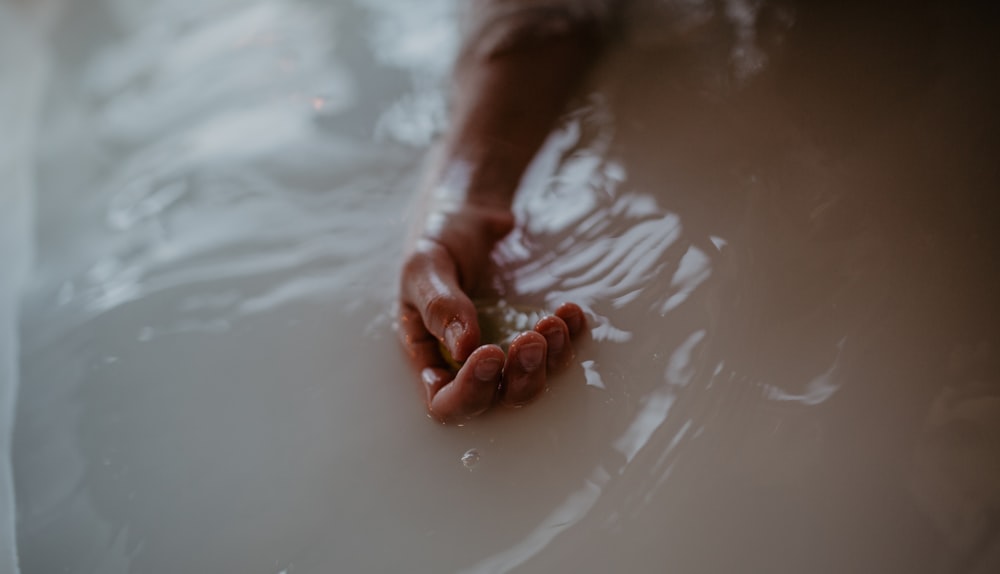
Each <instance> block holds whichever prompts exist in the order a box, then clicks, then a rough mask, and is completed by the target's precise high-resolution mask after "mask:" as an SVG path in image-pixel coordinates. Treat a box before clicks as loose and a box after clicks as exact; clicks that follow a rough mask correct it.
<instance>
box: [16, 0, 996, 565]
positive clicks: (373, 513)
mask: <svg viewBox="0 0 1000 574" xmlns="http://www.w3.org/2000/svg"><path fill="white" fill-rule="evenodd" d="M676 4H678V5H679V7H678V6H674V7H673V8H669V9H667V8H656V7H655V6H654V7H643V6H639V7H638V8H637V9H636V11H634V12H632V13H631V14H630V16H629V18H630V22H631V23H630V24H629V23H627V24H626V28H627V29H628V32H627V33H626V32H623V33H622V37H620V38H618V39H617V40H616V43H615V45H614V47H613V48H612V49H611V50H610V52H609V53H608V54H607V56H606V58H605V59H604V60H603V61H602V63H601V65H600V67H599V69H598V70H597V71H596V72H595V74H594V77H593V78H592V80H591V82H590V84H589V85H588V87H587V89H586V90H584V92H583V95H581V97H580V98H579V99H578V101H577V102H576V104H575V105H574V107H573V111H572V112H571V113H570V114H569V115H568V116H567V118H566V120H565V121H564V122H563V123H562V125H561V127H560V128H559V130H558V131H557V132H556V133H554V134H553V137H552V138H551V139H550V141H549V142H548V144H547V145H546V147H545V149H544V150H543V151H542V153H541V154H540V155H539V158H538V160H537V161H536V163H535V164H534V165H533V166H532V168H531V171H530V173H529V174H528V175H527V177H526V179H525V182H524V186H523V189H522V190H521V193H520V195H519V199H518V203H517V205H516V211H517V214H518V217H519V221H520V226H519V227H518V229H517V230H515V232H514V233H513V234H512V235H511V236H510V237H508V238H507V240H505V242H504V243H503V244H502V245H501V246H500V248H499V249H498V250H497V253H496V261H497V266H498V272H497V281H496V283H497V286H498V287H499V288H500V289H501V290H503V291H504V292H505V293H506V294H507V297H508V298H509V299H510V300H511V301H514V302H517V303H519V304H524V305H537V306H549V307H554V306H555V305H557V304H558V303H560V302H562V301H566V300H572V301H576V302H577V303H579V304H580V305H581V306H583V307H584V308H585V310H586V311H587V312H588V313H589V314H590V316H591V317H592V320H593V321H592V322H593V326H594V329H593V333H592V336H591V337H589V338H588V339H587V340H586V341H584V342H583V343H582V344H581V345H580V348H579V352H578V357H577V360H576V362H575V364H574V366H573V368H572V369H571V370H570V371H569V372H568V373H566V374H565V375H562V376H560V377H559V378H557V379H556V380H554V381H553V382H552V386H551V389H550V390H549V391H548V392H547V393H546V394H545V395H544V396H543V397H542V398H541V399H540V400H538V401H537V402H536V403H534V404H532V405H530V406H529V407H527V408H524V409H520V410H517V411H500V412H495V413H491V414H489V415H487V416H485V417H483V418H482V419H479V420H475V421H472V422H470V423H468V424H466V425H464V426H460V427H454V426H452V427H445V426H440V425H437V424H435V423H434V422H432V421H431V420H430V419H428V418H427V417H426V416H425V414H424V412H423V410H422V408H421V405H420V402H419V401H420V393H419V389H418V388H417V384H416V382H415V377H414V376H413V374H412V373H411V372H410V371H409V369H408V366H407V364H406V363H405V362H404V357H403V355H402V353H401V351H400V350H399V349H398V348H397V343H396V339H395V334H394V333H393V330H392V313H391V307H392V304H393V301H394V293H395V290H396V272H397V267H398V262H399V258H400V253H401V249H400V245H401V242H402V237H403V234H404V230H405V226H406V224H407V221H408V220H407V207H408V203H409V201H410V198H411V195H412V191H413V188H414V186H415V184H416V181H417V180H418V178H419V171H420V166H421V161H422V158H423V156H424V154H425V153H426V151H427V149H428V146H429V145H430V142H431V141H432V140H433V138H434V136H435V134H436V133H438V132H439V131H440V130H442V129H443V128H444V123H445V98H444V92H443V90H442V88H441V86H442V85H443V81H444V78H445V77H446V75H447V72H448V69H449V65H450V62H451V59H452V57H453V55H454V52H455V49H456V47H457V43H458V39H459V32H458V25H457V23H456V15H455V13H454V12H455V11H454V9H453V6H452V5H451V4H450V3H448V2H444V1H439V0H435V1H433V2H431V1H422V2H402V1H398V2H394V1H392V0H354V1H347V0H339V1H323V2H321V1H318V0H317V1H315V2H305V1H293V0H257V1H252V2H251V1H240V2H237V1H227V0H197V1H196V0H162V1H156V0H147V1H143V2H134V1H131V0H79V1H74V2H72V3H67V6H64V7H63V9H62V10H58V11H55V12H53V13H52V14H51V18H50V19H49V25H48V26H47V27H45V26H42V24H38V28H37V29H36V30H34V31H33V32H32V31H30V28H27V27H25V28H23V30H25V33H24V34H23V35H24V36H27V37H28V39H25V40H23V41H21V43H20V44H19V46H20V50H21V52H20V53H21V54H32V55H33V56H32V57H31V58H28V57H25V58H21V59H19V60H18V63H19V65H18V63H10V62H9V60H11V59H10V58H8V59H7V60H0V61H2V62H3V63H4V66H5V67H4V68H0V84H2V83H3V82H4V80H5V78H7V79H10V78H14V79H16V80H17V82H18V83H17V84H16V85H17V86H25V87H24V88H23V89H22V90H21V92H18V93H20V94H21V95H22V97H21V100H19V101H21V104H19V105H20V106H21V107H20V108H17V113H14V112H13V111H9V110H14V108H8V109H7V110H3V113H5V114H6V116H4V118H5V122H7V121H12V120H11V118H21V122H22V123H21V124H19V125H22V128H21V132H22V136H21V139H20V140H17V141H19V142H21V143H20V144H18V147H16V149H14V150H13V151H16V152H18V153H20V154H21V155H22V156H23V158H24V159H23V160H22V161H20V162H14V161H13V160H11V163H10V165H11V166H15V167H18V169H20V170H22V172H26V173H27V175H23V177H22V179H20V180H18V181H19V182H20V183H19V184H18V185H20V187H11V184H10V182H8V181H5V182H4V185H5V186H8V187H7V188H5V189H4V193H5V194H6V195H5V199H6V197H8V196H9V197H14V196H13V193H14V192H15V191H18V190H21V191H19V192H18V193H20V194H21V195H20V196H19V197H21V200H20V203H16V204H10V205H18V206H20V207H19V210H20V211H18V212H17V213H18V215H17V217H16V219H15V218H14V216H12V215H10V214H11V213H14V212H13V211H7V212H5V214H4V216H5V217H6V218H9V219H12V220H15V221H19V222H22V223H23V222H24V221H25V220H29V221H30V223H31V226H30V227H33V228H34V231H33V232H32V231H30V227H29V226H26V225H22V228H19V229H20V231H17V233H20V235H19V236H18V242H17V243H10V244H8V247H9V249H8V250H9V251H11V254H10V257H17V258H18V261H21V262H23V261H26V260H27V257H28V255H29V254H30V253H31V252H34V254H35V255H34V256H35V266H34V268H33V272H32V275H31V277H30V278H29V279H28V281H27V287H26V288H25V289H24V291H25V295H24V297H23V299H22V303H21V305H20V311H19V314H20V335H19V336H18V337H14V338H13V339H11V338H8V339H4V338H2V337H0V342H2V343H3V345H0V358H2V357H3V356H7V357H8V358H9V357H10V356H12V355H11V353H14V352H16V351H15V350H14V349H15V348H16V347H17V345H19V346H20V351H19V353H20V357H21V358H20V362H19V367H20V374H19V375H17V378H18V380H19V397H18V402H17V409H16V426H15V428H14V440H13V447H12V461H13V478H14V484H15V488H16V503H17V530H16V532H17V550H18V553H19V555H20V564H21V570H22V571H23V572H24V573H26V574H33V573H56V572H86V573H91V572H94V573H101V574H112V573H124V572H135V573H138V572H143V573H177V572H226V573H228V572H234V573H262V574H277V573H279V572H287V573H291V572H295V573H312V572H507V571H516V572H610V571H621V572H680V573H684V572H779V573H786V572H787V573H792V572H796V573H798V572H908V573H909V572H976V573H980V572H982V573H985V572H996V571H998V570H1000V518H998V517H1000V356H998V349H1000V340H998V336H997V329H996V327H995V325H996V320H997V315H998V313H997V309H998V303H997V294H998V293H1000V290H998V287H1000V281H998V277H997V256H996V254H995V251H994V249H993V248H994V245H996V244H997V243H998V242H997V241H996V240H997V235H998V231H997V226H996V223H995V222H996V220H997V213H998V210H997V206H998V203H1000V201H998V199H997V198H996V197H995V193H996V190H997V188H998V183H1000V173H998V171H997V168H996V161H997V157H998V152H1000V146H998V141H1000V138H998V133H1000V132H998V126H997V124H998V118H997V114H996V112H995V110H994V107H995V102H996V101H1000V100H998V96H1000V94H998V93H997V89H996V82H995V80H996V71H997V67H996V66H995V65H993V64H992V62H991V58H990V57H989V55H990V54H995V53H996V48H997V46H996V43H997V42H996V40H994V39H993V38H992V36H993V35H994V34H992V30H991V29H990V26H989V18H988V16H989V15H988V14H981V13H975V12H973V11H970V10H965V11H963V10H958V9H955V8H949V7H947V6H946V5H944V4H942V5H941V6H931V7H928V8H926V9H923V8H921V9H915V8H913V9H910V8H907V7H906V6H890V7H887V8H871V7H869V6H867V4H866V3H862V4H865V5H864V6H861V7H853V8H852V7H849V6H845V7H841V8H836V9H834V8H832V7H829V8H826V9H825V10H815V11H813V12H809V11H806V10H805V9H804V8H801V7H800V8H796V7H794V6H793V5H791V4H780V5H765V6H764V8H757V7H756V5H748V4H744V3H741V2H735V1H734V2H723V3H719V5H718V6H714V9H712V8H711V7H710V6H709V5H708V4H703V3H700V2H696V1H689V2H684V3H676ZM25 6H26V5H25V4H23V3H18V2H15V3H8V4H7V5H4V6H3V9H4V11H5V12H6V14H0V15H6V16H7V17H10V14H15V15H16V14H20V13H21V12H20V11H22V10H24V9H25ZM29 20H32V19H31V18H29ZM34 20H39V19H38V18H34V19H33V21H34ZM7 21H8V22H10V21H12V20H7ZM25 26H27V25H25ZM32 42H34V43H35V44H36V47H35V49H30V50H29V49H27V48H25V46H31V45H32ZM7 53H8V54H10V53H13V52H7ZM36 60H37V61H36ZM24 67H30V68H31V69H33V70H34V69H38V70H48V80H47V82H44V90H43V89H41V88H39V89H38V90H35V91H34V92H33V91H32V90H31V89H29V88H30V85H29V83H28V79H25V78H26V77H27V76H31V78H34V79H33V80H31V81H33V82H35V83H36V84H37V85H39V86H42V85H43V83H42V80H41V79H39V78H41V77H42V74H41V73H39V74H35V75H34V76H32V75H31V74H25V73H24ZM15 68H18V70H15ZM10 85H14V84H13V83H8V86H10ZM11 93H13V92H11ZM0 94H3V95H6V94H7V92H0ZM25 94H26V95H25ZM39 94H44V95H43V96H42V95H39ZM25 100H26V101H28V103H29V104H30V103H32V102H33V103H34V105H35V107H37V108H39V109H40V111H38V113H37V115H36V114H35V113H34V112H32V111H31V109H30V108H31V107H32V106H30V105H28V104H25V103H24V101H25ZM34 117H37V118H38V121H37V122H36V124H37V125H35V126H34V127H32V128H30V129H29V128H28V127H23V124H25V123H27V122H28V119H25V118H34ZM4 125H8V124H6V123H5V124H4ZM11 125H13V124H11ZM0 149H2V148H0ZM25 162H29V163H30V169H27V168H25V167H24V166H25V165H26V163H25ZM2 165H5V166H6V165H7V164H2ZM5 169H6V168H5ZM11 169H14V168H11ZM29 176H30V177H29ZM11 190H13V191H11ZM29 196H30V197H29ZM32 203H33V204H34V205H35V207H34V209H35V213H34V215H33V216H32V214H31V213H30V211H29V210H28V209H27V206H29V205H30V204H32ZM4 221H5V222H6V221H7V219H5V220H4ZM5 224H6V223H5ZM10 229H13V228H11V227H5V228H4V230H5V231H7V232H10V233H14V231H10ZM5 237H6V236H5ZM32 237H33V239H31V238H32ZM29 239H30V241H29ZM10 246H13V247H10ZM4 256H5V257H7V256H8V254H7V253H6V252H5V255H4ZM5 265H6V264H5ZM5 284H6V283H5ZM12 301H13V295H12V294H4V298H3V299H0V302H6V303H5V305H7V307H6V308H11V309H12V308H13V305H12V303H11V302H12ZM12 312H13V311H11V313H12ZM0 319H2V320H3V322H4V323H3V325H0V327H3V328H4V329H6V331H7V332H10V333H12V332H13V331H14V319H13V318H12V317H11V316H10V314H8V313H7V312H5V314H4V315H2V316H0ZM15 339H16V340H15ZM5 353H6V355H4V354H5ZM0 366H3V368H4V371H5V372H7V371H8V369H9V370H10V371H11V372H13V367H14V364H13V362H12V361H10V360H5V361H4V362H2V363H0ZM9 382H11V379H10V378H9V377H8V378H6V379H5V380H4V383H5V384H7V383H9ZM0 390H4V392H5V393H6V392H8V391H10V390H12V386H11V385H9V384H8V385H7V386H5V387H3V388H0ZM3 406H4V403H2V402H0V407H3ZM0 416H2V417H6V419H7V422H8V424H6V425H4V428H7V427H9V414H5V413H0ZM0 431H2V429H0ZM2 432H6V431H2ZM2 436H3V435H0V437H2ZM0 470H3V469H0ZM3 485H7V486H9V480H3V481H0V486H3ZM4 500H6V499H4V498H2V497H0V502H3V501H4ZM3 508H4V507H3V506H2V505H0V511H3V512H4V513H5V514H4V517H5V520H7V521H9V520H10V516H11V514H10V511H9V510H6V511H4V510H3ZM7 530H9V529H7ZM7 530H5V529H3V528H0V534H4V533H5V532H7ZM0 542H2V541H0ZM0 546H3V545H2V544H0ZM3 547H4V548H6V551H7V552H9V551H10V543H9V542H8V543H7V544H6V546H3ZM3 556H4V554H2V553H0V560H2V559H3ZM4 567H5V566H4V565H3V564H2V563H0V569H2V568H4Z"/></svg>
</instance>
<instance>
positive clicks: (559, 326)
mask: <svg viewBox="0 0 1000 574" xmlns="http://www.w3.org/2000/svg"><path fill="white" fill-rule="evenodd" d="M519 1H521V2H525V3H526V4H528V3H527V1H526V0H519ZM510 2H511V0H506V3H507V5H510ZM486 30H487V32H488V33H486V34H482V35H480V36H479V37H478V38H474V39H471V40H470V41H468V42H467V44H466V46H465V48H464V50H463V52H462V55H461V57H460V59H459V61H458V63H457V65H456V69H455V73H454V79H455V84H454V88H453V94H452V100H453V111H452V117H451V126H452V128H451V131H450V132H449V134H448V135H447V137H446V138H445V140H444V142H443V143H442V144H441V148H440V150H439V155H438V156H437V158H436V159H437V160H436V161H435V162H434V163H433V164H432V168H431V170H430V172H429V177H428V178H427V179H426V182H425V183H424V185H423V186H422V187H421V189H420V191H419V194H420V207H419V209H420V215H419V216H418V217H417V219H416V224H415V227H414V229H413V230H412V233H411V236H410V240H409V242H408V245H407V255H406V257H405V260H404V263H403V268H402V274H401V286H400V305H399V307H400V317H399V334H400V338H401V341H402V344H403V347H404V349H405V350H406V352H407V354H408V355H409V356H410V359H411V361H412V363H413V365H414V367H415V368H416V370H417V372H418V373H419V378H420V381H421V384H422V385H423V386H424V388H425V389H426V391H427V394H426V400H427V409H428V412H429V413H430V414H431V415H432V416H434V417H435V418H437V419H439V420H441V421H452V420H461V419H465V418H469V417H473V416H476V415H478V414H481V413H482V412H484V411H486V410H488V409H489V408H491V407H493V406H495V405H497V404H503V405H507V406H519V405H523V404H525V403H527V402H529V401H531V400H532V399H533V398H535V397H536V396H537V395H538V394H539V393H540V392H542V390H544V388H545V384H546V380H547V378H548V377H549V376H550V375H552V374H553V373H556V372H558V371H560V370H562V369H564V368H566V367H567V366H568V365H569V364H570V361H571V360H572V358H573V354H574V352H573V340H574V339H576V338H577V337H579V336H580V334H581V333H583V332H584V331H585V330H586V328H587V327H586V324H587V321H586V317H585V315H584V313H583V311H582V310H581V309H580V307H578V306H577V305H575V304H573V303H566V304H563V305H562V306H560V307H559V308H558V309H556V311H555V313H554V314H552V315H549V316H546V317H544V318H542V319H541V320H540V321H538V323H537V324H536V325H535V328H534V330H532V331H528V332H525V333H521V334H520V335H518V336H517V337H516V338H515V339H514V341H513V342H512V344H511V346H510V348H509V350H508V352H507V354H506V355H505V354H504V352H503V350H501V349H500V347H498V346H496V345H492V344H485V345H484V344H482V341H481V339H480V328H479V324H478V322H477V318H476V309H475V306H474V305H473V303H472V297H474V296H476V294H478V293H480V292H481V289H482V288H483V287H484V286H485V285H487V284H488V283H489V278H488V276H487V275H488V272H489V264H490V253H491V252H492V250H493V248H494V246H495V245H496V243H497V242H498V241H499V240H500V239H502V238H503V237H504V236H505V235H506V234H507V233H509V232H510V231H511V229H513V227H514V225H515V221H514V217H513V215H512V213H511V202H512V201H513V198H514V194H515V192H516V191H517V187H518V185H519V183H520V180H521V177H522V175H523V174H524V171H525V169H526V168H527V166H528V164H529V163H530V161H531V159H532V158H533V157H534V155H535V153H536V152H537V151H538V149H539V147H541V145H542V143H543V142H544V140H545V138H546V137H547V135H548V133H549V132H550V131H551V129H552V128H553V126H554V124H555V122H556V120H557V119H558V117H559V115H560V114H561V113H562V111H563V110H564V108H565V106H566V104H567V101H568V99H569V98H570V96H571V94H572V92H573V90H574V88H575V87H576V86H577V85H578V83H579V81H580V80H581V78H582V77H583V75H584V74H585V72H586V71H587V69H588V68H589V66H590V64H591V62H592V61H593V59H594V57H595V55H596V53H597V48H598V34H597V33H596V25H595V23H593V22H587V21H584V20H579V19H572V18H568V17H566V16H565V15H563V14H560V13H555V12H551V11H550V12H539V11H535V13H533V14H530V15H516V16H508V17H506V18H503V19H502V20H500V21H498V22H496V23H494V24H492V25H491V26H490V27H489V28H486ZM439 342H440V343H441V344H443V345H444V346H445V347H446V348H447V349H448V352H449V353H450V354H451V356H452V357H453V358H454V359H455V360H456V361H458V362H459V363H462V366H461V368H460V369H459V370H458V371H457V372H455V371H454V370H453V369H451V368H450V367H449V366H448V363H447V362H446V360H445V358H444V357H443V356H442V355H441V352H440V347H439Z"/></svg>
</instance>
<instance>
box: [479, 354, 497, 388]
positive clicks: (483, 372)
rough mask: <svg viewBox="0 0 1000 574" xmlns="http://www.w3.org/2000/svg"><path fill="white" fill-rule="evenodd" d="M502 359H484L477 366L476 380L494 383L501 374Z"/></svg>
mask: <svg viewBox="0 0 1000 574" xmlns="http://www.w3.org/2000/svg"><path fill="white" fill-rule="evenodd" d="M500 364H501V362H500V359H497V358H496V357H491V358H489V359H483V360H481V361H479V364H477V365H476V372H475V373H476V378H477V379H479V380H480V381H483V382H492V381H494V380H496V378H497V375H498V374H500Z"/></svg>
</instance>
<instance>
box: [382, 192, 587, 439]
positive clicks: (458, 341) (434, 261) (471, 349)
mask: <svg viewBox="0 0 1000 574" xmlns="http://www.w3.org/2000/svg"><path fill="white" fill-rule="evenodd" d="M510 225H511V221H510V216H509V214H508V213H506V212H505V211H504V210H501V209H495V210H494V209H484V208H476V209H474V210H472V209H470V210H465V211H461V210H459V211H458V212H456V213H454V214H451V215H450V216H449V217H448V218H446V220H445V221H444V222H443V224H442V225H440V226H435V228H434V230H433V231H431V230H428V231H426V232H425V233H424V234H423V236H422V237H421V238H420V239H418V240H417V241H416V242H415V245H414V248H413V249H412V251H411V252H410V254H409V256H408V257H407V260H406V263H405V265H404V267H403V273H402V276H401V289H400V293H401V301H400V317H399V335H400V338H401V341H402V343H403V347H404V349H405V350H406V352H407V354H408V355H409V356H410V359H411V361H412V362H413V364H414V366H415V367H416V369H417V371H418V373H419V376H420V381H421V383H422V384H423V386H424V388H425V390H426V400H427V409H428V412H430V414H431V415H433V416H434V417H435V418H437V419H439V420H442V421H450V420H456V419H458V420H460V419H463V418H469V417H473V416H475V415H478V414H480V413H482V412H484V411H486V410H487V409H489V408H490V407H492V406H494V405H498V404H501V405H506V406H521V405H523V404H525V403H527V402H530V401H531V400H532V399H533V398H535V397H536V396H538V394H539V393H541V392H542V391H543V390H544V389H545V384H546V381H547V378H548V376H549V375H552V374H554V373H557V372H559V371H561V370H563V369H565V368H566V367H567V366H568V365H569V364H570V361H571V360H572V359H573V355H574V351H573V340H574V339H575V338H577V337H579V335H580V334H581V333H583V332H584V331H585V330H586V325H587V319H586V317H585V315H584V313H583V311H582V310H581V309H580V307H579V306H577V305H575V304H573V303H565V304H563V305H561V306H560V307H559V308H557V309H556V311H555V313H554V314H552V315H548V316H545V317H543V318H541V319H540V320H539V321H538V322H537V323H536V324H535V327H534V329H533V330H531V331H527V332H524V333H521V334H520V335H518V336H517V337H515V338H514V340H513V341H512V342H511V345H510V348H509V349H508V351H507V354H506V355H505V354H504V352H503V350H502V349H501V348H500V347H499V346H497V345H494V344H482V343H483V341H481V338H480V325H479V323H478V319H477V313H476V307H475V305H474V304H473V302H472V299H471V298H470V296H469V294H470V293H475V292H476V290H477V289H478V288H479V286H480V285H479V282H480V281H479V279H481V278H482V277H484V276H485V274H486V273H487V272H488V267H489V261H490V257H489V256H490V251H491V250H492V248H493V246H494V244H495V242H496V241H497V240H498V239H499V238H501V237H503V235H504V234H505V233H506V230H507V229H509V228H510ZM453 253H457V254H459V256H457V257H456V256H453V255H452V254H453ZM463 278H468V279H466V280H463ZM439 342H440V343H441V344H443V345H444V346H445V347H446V348H447V350H448V353H449V354H450V355H451V357H452V358H453V359H454V360H455V361H457V362H459V363H463V364H462V366H461V368H460V369H459V370H458V371H457V372H456V371H455V370H454V369H453V368H452V367H451V366H450V365H449V363H448V361H447V360H446V358H445V357H444V356H443V355H442V353H441V346H440V345H439Z"/></svg>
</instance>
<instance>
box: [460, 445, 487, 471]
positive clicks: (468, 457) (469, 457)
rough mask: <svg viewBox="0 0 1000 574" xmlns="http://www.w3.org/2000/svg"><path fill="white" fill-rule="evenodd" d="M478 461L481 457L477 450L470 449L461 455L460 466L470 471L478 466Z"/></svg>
mask: <svg viewBox="0 0 1000 574" xmlns="http://www.w3.org/2000/svg"><path fill="white" fill-rule="evenodd" d="M480 459H482V456H481V455H480V454H479V449H477V448H470V449H469V450H467V451H465V454H463V455H462V466H464V467H465V468H467V469H469V470H472V468H473V467H474V466H476V465H477V464H479V461H480Z"/></svg>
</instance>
